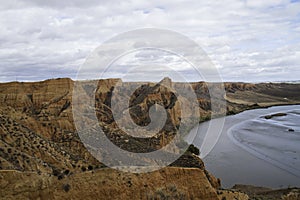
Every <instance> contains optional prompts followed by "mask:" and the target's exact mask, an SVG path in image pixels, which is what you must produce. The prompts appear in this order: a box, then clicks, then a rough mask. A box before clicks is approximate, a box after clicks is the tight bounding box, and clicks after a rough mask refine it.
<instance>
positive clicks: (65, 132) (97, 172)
mask: <svg viewBox="0 0 300 200" xmlns="http://www.w3.org/2000/svg"><path fill="white" fill-rule="evenodd" d="M119 82H120V80H119V79H107V80H100V81H99V82H98V83H97V87H96V88H93V87H89V86H88V85H87V86H86V87H84V88H83V91H84V92H85V93H87V94H89V95H95V106H96V111H97V117H98V119H99V124H100V125H101V126H102V127H103V129H104V130H105V132H106V135H107V136H108V138H109V139H110V140H111V141H112V142H114V143H115V144H116V145H117V146H119V147H121V148H123V149H125V150H128V151H132V152H150V151H153V150H156V149H159V148H161V147H162V146H164V145H166V144H167V143H168V142H169V141H170V140H172V138H173V137H174V135H175V134H176V131H177V130H178V128H179V127H178V126H179V124H180V122H181V120H182V116H181V115H182V112H181V110H180V109H181V107H180V103H179V101H183V102H187V101H188V99H187V98H186V97H184V95H178V94H177V93H176V92H175V91H173V90H172V87H174V88H178V89H179V90H181V91H183V94H184V92H185V91H193V92H195V94H196V97H197V101H198V104H199V110H196V109H191V108H197V106H196V105H192V106H191V107H188V106H187V107H185V108H184V109H186V110H188V113H191V114H193V113H194V112H195V111H199V112H200V114H201V115H200V118H199V119H192V120H190V121H187V122H186V123H185V124H184V126H185V128H186V130H185V131H186V132H188V131H189V130H190V128H192V127H193V126H194V125H195V124H196V123H198V122H199V121H203V120H207V119H209V118H210V114H211V99H210V98H211V96H210V93H209V90H214V91H220V94H222V93H221V88H222V87H221V86H222V85H221V84H220V83H204V82H197V83H191V84H184V83H174V82H172V81H171V80H169V79H164V80H162V82H161V83H160V84H155V83H143V84H142V86H141V87H138V88H136V89H135V92H134V93H133V95H132V96H128V95H129V93H128V92H129V91H131V90H130V88H135V86H136V84H137V83H123V82H121V85H122V86H123V88H125V89H123V90H121V91H119V93H121V94H122V95H123V96H122V95H121V96H118V97H117V98H119V99H117V101H120V100H122V98H129V99H130V108H129V109H128V108H127V109H128V111H129V113H130V115H131V117H132V119H133V121H134V122H135V123H136V124H138V125H141V126H145V125H147V124H149V123H150V122H151V121H150V118H149V117H150V116H149V109H150V107H151V106H153V105H155V104H158V105H160V106H162V107H164V108H165V109H166V110H167V118H166V124H165V125H164V127H163V128H162V130H160V131H159V133H158V134H157V135H156V136H155V137H151V138H147V139H140V138H134V137H132V136H129V135H127V134H126V133H125V132H124V130H121V129H120V128H119V127H118V126H117V124H116V122H115V120H114V116H113V114H112V110H111V104H110V102H111V98H112V96H113V95H112V92H113V91H114V88H115V87H116V84H117V83H119ZM224 86H225V90H226V95H223V94H222V95H216V96H214V97H213V98H215V99H216V101H217V102H218V101H220V102H221V101H223V100H225V101H226V102H227V105H226V107H225V110H224V108H222V107H219V108H218V109H217V112H219V113H224V112H226V113H228V114H233V113H237V112H241V111H243V110H245V109H251V108H257V107H263V106H270V105H278V104H295V103H299V102H300V95H299V92H298V91H299V90H300V85H297V84H272V83H262V84H248V83H225V84H224ZM73 87H74V81H72V80H71V79H68V78H63V79H52V80H46V81H42V82H35V83H19V82H12V83H3V84H0V169H2V170H12V171H2V172H1V175H2V178H1V181H2V182H1V188H0V190H1V192H0V193H1V194H3V195H4V194H5V197H12V196H11V195H14V196H15V195H16V197H17V196H18V195H19V197H20V198H21V197H22V195H24V196H27V197H28V198H30V197H31V196H30V194H29V193H30V191H36V190H38V191H36V192H34V193H33V195H35V196H34V197H35V198H38V197H43V195H44V194H47V195H53V198H54V197H56V198H59V197H66V198H73V197H74V198H75V197H76V195H79V192H80V191H86V192H87V197H91V196H89V195H90V194H91V193H90V192H92V191H93V188H94V187H91V185H93V184H94V183H95V184H96V186H100V185H101V187H104V186H103V185H102V184H103V183H101V184H100V183H96V182H95V180H94V178H93V177H96V178H98V177H102V176H105V175H106V174H107V173H108V174H110V175H109V176H111V181H112V182H115V184H116V185H117V186H116V185H114V187H116V188H119V189H124V187H126V188H127V186H125V185H126V184H125V182H122V181H120V180H119V179H116V174H117V172H115V171H109V172H108V171H107V170H108V169H104V168H105V166H104V165H103V164H102V163H101V162H99V161H98V160H96V159H95V158H94V157H93V156H91V154H90V153H89V152H88V151H87V150H86V148H85V147H84V145H83V144H82V142H81V140H80V138H79V137H78V134H77V132H76V129H75V126H74V122H73V114H72V109H71V105H72V91H73ZM187 93H188V92H187ZM216 93H217V94H218V92H216ZM117 109H118V108H117ZM119 109H121V108H119ZM216 114H218V113H216ZM125 123H126V121H125ZM128 128H130V127H128ZM178 142H180V141H178ZM108 155H109V154H108ZM172 166H177V167H185V168H189V167H194V168H195V167H196V168H198V169H194V168H193V169H190V170H188V169H182V168H178V169H174V168H170V169H167V170H166V171H164V172H162V171H160V172H155V173H154V174H153V176H154V177H164V178H160V179H166V180H165V181H163V180H162V181H161V182H159V181H158V182H157V183H155V181H154V179H152V182H151V183H152V186H151V187H149V188H150V189H147V190H146V189H145V190H142V191H145V193H147V194H148V193H149V195H150V197H153V198H155V197H157V195H160V193H166V194H168V195H171V196H172V195H181V194H182V195H183V196H184V197H187V198H188V197H191V196H189V195H194V197H195V198H196V197H198V196H201V195H202V196H201V197H203V198H204V197H205V198H206V199H213V198H215V197H216V196H215V195H216V190H215V188H218V187H220V183H219V181H218V180H217V179H216V178H214V177H213V176H212V175H210V174H209V172H207V171H206V170H205V167H204V164H203V162H202V161H201V160H200V159H199V158H197V157H196V156H194V155H192V154H184V155H183V156H182V157H181V158H180V159H178V160H177V161H176V162H174V163H173V164H172ZM17 171H18V172H17ZM87 171H88V172H87ZM21 172H22V173H21ZM92 172H94V173H92ZM166 172H168V174H169V175H170V176H174V177H177V178H172V177H170V178H166V174H164V173H166ZM176 174H177V175H176ZM122 176H124V179H125V177H127V176H128V177H131V178H132V179H135V186H132V188H131V187H130V189H129V190H128V191H129V193H130V194H132V193H133V191H136V190H137V188H138V187H137V186H140V184H142V183H143V181H144V179H151V176H152V175H147V174H145V175H143V176H142V178H138V176H136V175H128V174H127V175H122ZM23 179H24V180H25V179H26V181H25V182H22V180H23ZM33 179H34V180H33ZM58 179H59V180H58ZM107 179H108V180H110V178H109V177H107ZM193 179H195V181H191V180H193ZM60 180H63V181H62V182H59V181H60ZM188 180H190V182H188ZM68 181H70V183H69V182H68ZM76 181H87V182H88V184H86V185H84V186H82V189H80V187H79V186H78V184H79V183H78V182H76ZM197 181H200V182H201V184H202V183H203V185H204V186H201V185H199V183H198V182H197ZM112 182H111V184H112ZM24 183H26V184H24ZM59 183H63V184H64V185H67V184H69V186H65V187H64V188H62V185H60V184H59ZM171 183H172V184H173V183H174V185H175V186H176V187H175V188H176V191H177V193H176V192H175V193H174V194H173V192H174V191H173V189H174V188H173V186H172V184H171ZM183 183H184V184H183ZM99 184H100V185H99ZM124 184H125V185H124ZM185 184H186V185H185ZM26 185H27V186H28V187H27V186H26ZM59 185H60V186H59ZM76 185H77V186H76ZM184 185H185V186H184ZM194 185H195V187H194ZM169 186H170V187H171V189H170V188H169ZM57 187H59V188H57ZM68 187H70V188H69V189H66V188H68ZM206 187H207V188H206ZM29 188H31V189H29ZM74 188H76V189H74ZM97 188H98V187H97ZM172 188H173V189H172ZM189 188H191V189H189ZM203 188H206V189H207V193H206V191H205V190H203ZM14 190H16V191H19V192H16V193H14V192H13V191H14ZM65 190H68V191H69V190H70V191H72V193H70V192H67V191H65ZM53 191H59V192H58V194H55V192H54V193H53ZM101 191H102V192H103V194H105V195H113V193H114V189H113V188H111V189H107V188H106V189H105V190H104V189H103V190H101ZM101 191H100V190H99V195H100V194H101V195H102V192H101ZM172 191H173V192H172ZM44 192H46V193H44ZM105 192H108V193H105ZM145 193H143V192H142V193H137V194H136V195H144V194H145ZM97 194H98V193H97ZM60 195H61V196H60ZM72 195H75V196H72ZM151 195H152V196H151ZM197 195H198V196H197ZM223 195H224V193H223ZM3 197H4V196H3ZM130 197H137V196H130ZM143 197H144V196H143ZM122 198H123V197H122ZM124 198H125V197H124ZM205 198H204V199H205Z"/></svg>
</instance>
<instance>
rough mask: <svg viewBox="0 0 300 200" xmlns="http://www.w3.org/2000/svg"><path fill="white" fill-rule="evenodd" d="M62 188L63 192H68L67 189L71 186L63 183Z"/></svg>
mask: <svg viewBox="0 0 300 200" xmlns="http://www.w3.org/2000/svg"><path fill="white" fill-rule="evenodd" d="M63 189H64V191H65V192H69V190H70V189H71V186H70V185H69V184H64V185H63Z"/></svg>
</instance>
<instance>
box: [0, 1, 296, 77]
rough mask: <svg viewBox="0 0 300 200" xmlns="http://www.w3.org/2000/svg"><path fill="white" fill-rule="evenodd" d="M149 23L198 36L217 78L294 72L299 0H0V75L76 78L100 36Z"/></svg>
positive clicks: (197, 38) (193, 38)
mask: <svg viewBox="0 0 300 200" xmlns="http://www.w3.org/2000/svg"><path fill="white" fill-rule="evenodd" d="M149 27H152V28H158V29H168V30H172V31H176V32H178V33H180V34H182V35H185V36H187V37H189V38H190V39H192V40H194V41H195V42H197V44H198V45H199V46H200V47H201V48H202V49H203V50H204V51H205V52H206V54H207V56H208V57H209V58H210V60H211V62H212V63H213V64H214V65H215V66H216V67H217V69H218V71H219V73H220V76H221V77H222V80H224V81H244V82H262V81H292V80H300V78H299V77H300V67H299V64H300V2H299V1H298V0H264V1H262V0H222V1H221V0H216V1H201V0H165V1H161V0H152V1H147V0H131V1H115V0H111V1H102V0H100V1H99V0H85V1H82V0H64V1H61V0H52V1H44V0H26V1H25V0H10V1H6V0H0V82H8V81H16V80H17V81H37V80H45V79H49V78H58V77H70V78H73V79H76V77H77V72H78V70H79V69H80V67H81V66H82V65H83V64H84V62H85V60H86V58H87V57H88V56H89V55H90V54H91V53H92V52H93V51H94V49H96V48H97V47H98V46H99V45H101V44H102V43H103V42H104V41H107V40H109V39H110V38H112V37H114V36H116V35H118V34H120V33H124V32H127V31H131V30H134V29H139V28H149ZM174 43H175V44H176V41H174ZM140 54H143V55H145V52H140ZM129 57H130V56H129ZM129 57H128V58H127V60H128V59H129ZM131 57H132V59H137V57H141V56H131ZM125 60H126V59H125ZM167 60H169V61H170V59H167ZM132 62H136V60H134V61H132ZM123 64H124V63H123ZM127 64H128V63H127ZM163 64H164V63H162V65H163ZM137 71H138V70H137ZM146 71H147V73H149V75H150V77H151V73H152V74H155V73H156V74H157V73H158V72H157V71H155V70H153V71H152V72H151V70H149V69H147V70H146ZM167 72H168V71H166V73H165V74H168V73H167ZM182 73H188V72H182ZM165 74H164V75H165ZM121 75H122V73H115V74H114V73H111V74H110V76H111V77H118V76H121ZM132 75H133V76H134V74H131V76H132ZM191 81H197V80H192V78H191Z"/></svg>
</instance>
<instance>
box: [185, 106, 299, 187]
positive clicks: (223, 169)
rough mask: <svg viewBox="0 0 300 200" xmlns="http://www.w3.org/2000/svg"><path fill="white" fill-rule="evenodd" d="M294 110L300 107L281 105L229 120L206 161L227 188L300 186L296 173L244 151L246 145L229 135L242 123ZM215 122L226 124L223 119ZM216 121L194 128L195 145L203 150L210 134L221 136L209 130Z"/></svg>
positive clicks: (213, 130)
mask: <svg viewBox="0 0 300 200" xmlns="http://www.w3.org/2000/svg"><path fill="white" fill-rule="evenodd" d="M292 109H300V106H278V107H271V108H267V109H256V110H250V111H245V112H243V113H240V114H237V115H234V116H228V117H226V118H225V124H224V127H223V129H222V130H221V135H220V138H219V139H218V141H217V143H216V145H215V146H214V147H213V149H212V151H211V152H210V153H209V154H208V155H207V156H205V157H204V158H203V159H204V163H205V164H206V167H207V169H208V170H209V171H210V172H212V173H213V174H214V175H215V176H216V177H218V178H220V179H221V180H222V186H223V187H231V186H233V185H234V184H251V185H258V186H266V187H272V188H281V187H289V186H298V187H299V186H300V178H299V176H295V174H293V173H291V172H289V171H288V170H286V169H284V168H283V167H281V166H278V165H276V164H274V163H272V162H270V160H268V159H265V158H264V157H261V156H258V155H257V154H255V153H253V152H251V151H249V149H247V148H244V146H245V145H244V146H243V145H241V144H240V143H237V142H236V141H235V142H234V140H232V139H230V137H229V136H230V134H228V132H230V130H232V129H233V128H234V126H235V125H237V124H239V123H241V122H245V121H247V120H251V119H256V118H259V117H260V116H264V115H268V114H270V113H276V112H287V111H289V110H292ZM214 120H219V121H220V120H221V121H222V119H214ZM212 121H213V120H212ZM212 121H208V122H205V123H202V124H200V125H199V126H198V127H196V128H195V129H193V131H195V130H197V131H198V134H197V136H196V137H195V140H194V141H193V143H194V144H195V145H196V146H198V147H199V148H200V150H201V147H202V146H203V145H202V141H203V138H204V135H205V134H206V133H207V134H209V135H212V136H214V137H215V136H216V135H217V134H215V133H216V132H217V131H218V130H216V129H214V128H210V129H208V127H209V126H210V124H211V123H212ZM215 122H218V121H215ZM266 131H267V130H266ZM273 131H274V130H273ZM215 139H216V138H215ZM266 139H268V138H263V140H266ZM188 140H189V139H188ZM266 142H267V141H266ZM272 142H274V141H271V143H270V141H269V143H268V144H270V145H272ZM277 142H278V141H277ZM291 142H294V143H295V141H293V140H291ZM237 144H238V145H237ZM299 145H300V144H299ZM204 146H205V145H204ZM262 149H263V148H261V150H262ZM277 151H278V149H277ZM269 153H270V152H269ZM273 153H274V152H273ZM275 153H276V151H275ZM287 156H289V155H287ZM279 158H280V156H279ZM289 161H290V160H289V159H287V161H286V162H289ZM287 164H289V163H287ZM297 165H298V164H296V166H293V167H297ZM299 168H300V166H299Z"/></svg>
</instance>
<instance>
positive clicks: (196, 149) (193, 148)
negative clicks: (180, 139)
mask: <svg viewBox="0 0 300 200" xmlns="http://www.w3.org/2000/svg"><path fill="white" fill-rule="evenodd" d="M187 152H190V153H193V154H195V155H197V156H199V155H200V150H199V149H198V148H197V147H196V146H194V145H193V144H191V145H190V146H189V148H188V149H187Z"/></svg>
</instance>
